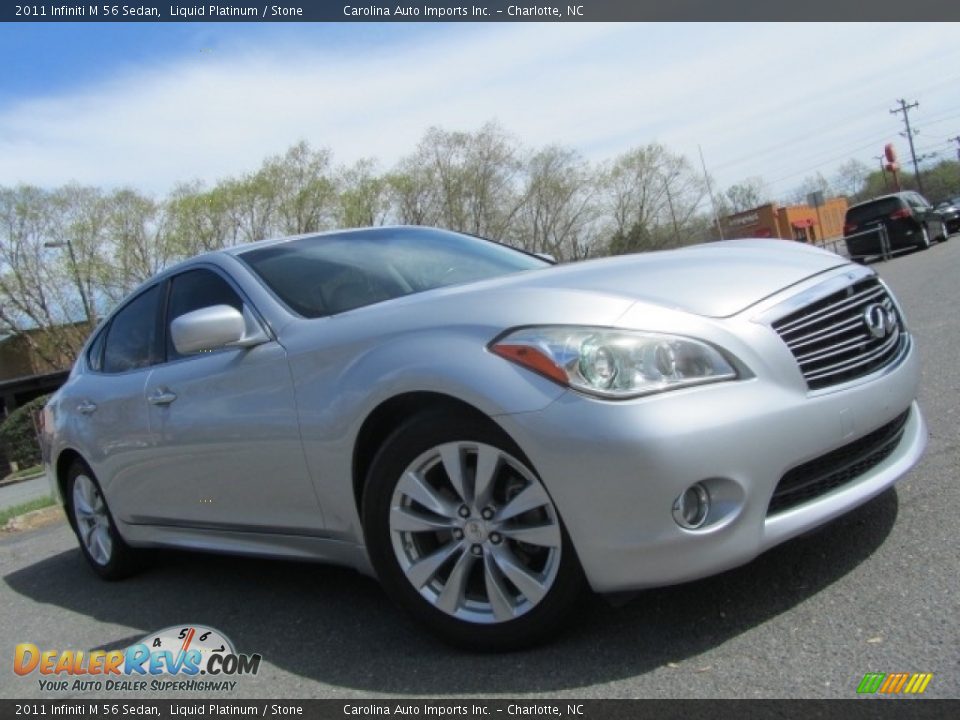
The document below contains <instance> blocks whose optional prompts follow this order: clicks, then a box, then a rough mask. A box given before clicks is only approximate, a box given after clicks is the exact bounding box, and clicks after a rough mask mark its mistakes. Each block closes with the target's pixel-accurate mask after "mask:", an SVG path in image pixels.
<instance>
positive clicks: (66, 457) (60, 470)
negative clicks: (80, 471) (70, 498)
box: [55, 448, 83, 515]
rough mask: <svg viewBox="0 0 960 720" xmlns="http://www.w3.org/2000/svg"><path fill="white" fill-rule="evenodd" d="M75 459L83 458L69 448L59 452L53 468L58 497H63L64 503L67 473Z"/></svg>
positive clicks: (65, 500)
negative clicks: (58, 492)
mask: <svg viewBox="0 0 960 720" xmlns="http://www.w3.org/2000/svg"><path fill="white" fill-rule="evenodd" d="M76 460H83V458H82V457H80V453H78V452H77V451H76V450H71V449H70V448H67V449H66V450H64V451H63V452H62V453H60V457H58V458H57V465H56V468H55V470H56V478H57V487H59V488H60V497H61V498H63V502H64V503H66V502H67V473H68V472H70V466H71V465H73V463H74V462H75V461H76ZM68 515H69V513H68Z"/></svg>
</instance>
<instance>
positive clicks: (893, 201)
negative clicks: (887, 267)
mask: <svg viewBox="0 0 960 720" xmlns="http://www.w3.org/2000/svg"><path fill="white" fill-rule="evenodd" d="M881 228H884V229H885V230H886V236H887V239H888V242H889V250H890V251H891V252H897V251H899V250H904V249H907V248H916V249H918V250H926V249H927V248H928V247H930V244H931V242H933V241H934V240H946V239H947V230H946V228H945V227H944V222H943V219H942V218H941V217H940V213H938V212H937V211H936V210H934V209H933V207H931V205H930V203H928V202H927V201H926V200H925V199H924V197H923V196H922V195H920V194H919V193H915V192H900V193H894V194H892V195H883V196H881V197H878V198H874V199H873V200H867V201H866V202H862V203H858V204H856V205H851V206H850V207H849V208H847V214H846V217H845V219H844V223H843V235H844V238H845V239H846V244H847V253H848V254H849V255H850V257H851V258H854V259H863V258H868V257H873V256H877V255H882V254H883V253H884V248H883V244H882V243H883V236H882V234H881Z"/></svg>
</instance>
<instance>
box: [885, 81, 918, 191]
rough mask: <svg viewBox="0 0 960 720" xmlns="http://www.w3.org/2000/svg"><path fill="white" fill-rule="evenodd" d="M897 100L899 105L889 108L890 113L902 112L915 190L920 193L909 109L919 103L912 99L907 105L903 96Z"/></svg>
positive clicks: (916, 106)
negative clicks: (915, 185) (915, 179)
mask: <svg viewBox="0 0 960 720" xmlns="http://www.w3.org/2000/svg"><path fill="white" fill-rule="evenodd" d="M897 102H898V103H900V107H898V108H894V109H893V110H891V111H890V114H891V115H896V114H897V113H903V124H904V125H906V127H907V132H906V136H907V140H908V141H909V142H910V158H911V159H912V160H913V172H914V175H915V176H916V178H917V190H919V191H920V192H921V193H922V192H923V183H922V182H921V181H920V166H919V165H918V164H917V153H916V151H915V150H914V149H913V130H912V129H911V128H910V110H912V109H913V108H918V107H920V103H918V102H916V101H914V102H912V103H911V104H909V105H907V101H906V100H904V99H903V98H900V99H899V100H897Z"/></svg>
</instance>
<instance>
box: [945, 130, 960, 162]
mask: <svg viewBox="0 0 960 720" xmlns="http://www.w3.org/2000/svg"><path fill="white" fill-rule="evenodd" d="M947 142H948V143H952V142H955V143H956V144H957V160H960V135H957V136H956V137H952V138H947Z"/></svg>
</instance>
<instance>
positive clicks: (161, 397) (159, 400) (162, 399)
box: [147, 390, 177, 405]
mask: <svg viewBox="0 0 960 720" xmlns="http://www.w3.org/2000/svg"><path fill="white" fill-rule="evenodd" d="M176 399H177V394H176V393H173V392H170V391H169V390H157V391H156V392H155V393H153V395H150V396H149V397H148V398H147V400H149V401H150V402H151V403H153V404H154V405H169V404H170V403H172V402H173V401H174V400H176Z"/></svg>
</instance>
